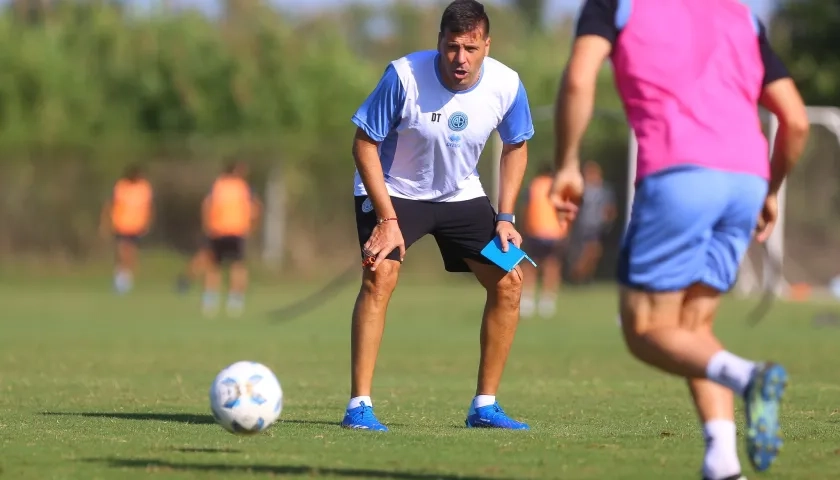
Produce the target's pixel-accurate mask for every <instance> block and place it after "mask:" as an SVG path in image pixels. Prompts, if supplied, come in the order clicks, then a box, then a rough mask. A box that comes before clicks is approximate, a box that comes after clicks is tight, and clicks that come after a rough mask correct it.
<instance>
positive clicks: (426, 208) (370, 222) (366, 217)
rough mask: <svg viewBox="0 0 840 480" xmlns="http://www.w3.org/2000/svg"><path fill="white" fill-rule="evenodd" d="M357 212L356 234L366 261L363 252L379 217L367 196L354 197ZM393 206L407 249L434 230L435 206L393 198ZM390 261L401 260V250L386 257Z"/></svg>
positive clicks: (360, 250)
mask: <svg viewBox="0 0 840 480" xmlns="http://www.w3.org/2000/svg"><path fill="white" fill-rule="evenodd" d="M354 202H355V207H354V208H355V211H356V233H357V234H358V236H359V254H360V255H361V256H362V258H363V259H364V257H365V255H364V253H363V252H362V250H363V247H364V244H365V243H367V241H368V239H370V236H371V234H372V233H373V229H374V227H376V220H377V215H376V211H375V210H374V209H373V204H372V203H371V201H370V198H369V197H367V196H357V197H354ZM391 204H392V205H393V206H394V212H395V213H396V215H397V219H398V220H397V222H398V223H399V226H400V232H402V236H403V241H405V248H406V250H408V247H410V246H411V245H412V244H414V243H415V242H417V240H420V239H421V238H422V237H423V236H424V235H426V234H427V233H430V232H431V230H432V222H433V221H434V212H433V204H431V203H430V202H422V201H418V200H408V199H404V198H398V197H391ZM385 258H387V259H389V260H395V261H399V260H400V251H399V249H394V250H393V251H392V252H391V253H389V254H388V256H387V257H385Z"/></svg>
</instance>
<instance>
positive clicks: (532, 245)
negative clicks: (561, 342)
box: [520, 165, 569, 317]
mask: <svg viewBox="0 0 840 480" xmlns="http://www.w3.org/2000/svg"><path fill="white" fill-rule="evenodd" d="M552 172H553V168H552V167H551V166H550V165H549V166H547V167H545V168H543V169H542V170H541V171H540V173H539V174H538V175H537V176H536V177H535V178H534V179H533V180H531V184H530V186H529V187H528V197H527V203H526V205H525V230H524V235H523V240H522V245H523V248H524V249H525V250H526V251H527V252H528V253H529V255H530V256H531V258H533V259H534V261H535V262H536V263H537V265H539V268H534V266H532V265H531V264H530V263H528V262H522V273H523V275H524V278H523V282H522V303H521V305H520V312H521V313H522V316H523V317H530V316H531V315H533V314H534V312H535V310H538V312H539V314H540V316H543V317H550V316H552V315H554V311H555V308H556V295H557V290H558V289H559V288H560V283H561V267H562V263H561V262H562V258H563V255H564V254H565V252H566V248H567V246H568V234H569V224H568V222H566V221H561V220H560V219H559V218H558V216H557V209H556V208H555V207H554V204H553V203H552V202H551V199H550V198H549V196H548V194H549V192H550V191H551V184H552V182H553V180H554V176H553V174H552ZM538 283H539V284H540V285H539V287H540V293H539V297H538V298H537V295H536V290H537V284H538Z"/></svg>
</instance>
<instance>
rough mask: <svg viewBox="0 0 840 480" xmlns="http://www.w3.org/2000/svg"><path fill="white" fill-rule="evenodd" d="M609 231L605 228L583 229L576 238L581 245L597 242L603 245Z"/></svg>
mask: <svg viewBox="0 0 840 480" xmlns="http://www.w3.org/2000/svg"><path fill="white" fill-rule="evenodd" d="M609 233H610V232H609V229H608V228H607V227H602V228H595V227H592V228H585V229H581V231H580V232H579V233H578V235H577V237H578V238H579V239H580V241H581V242H583V243H590V242H598V243H604V241H605V240H606V239H607V235H609Z"/></svg>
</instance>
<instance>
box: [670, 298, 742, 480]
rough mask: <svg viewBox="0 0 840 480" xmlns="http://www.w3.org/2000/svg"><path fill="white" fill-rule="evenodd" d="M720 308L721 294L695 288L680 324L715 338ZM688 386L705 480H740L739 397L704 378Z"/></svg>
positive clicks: (683, 311)
mask: <svg viewBox="0 0 840 480" xmlns="http://www.w3.org/2000/svg"><path fill="white" fill-rule="evenodd" d="M719 306H720V293H719V292H718V291H717V290H714V289H712V288H709V287H706V286H704V285H695V286H693V287H691V288H689V289H688V291H687V292H686V295H685V299H684V300H683V306H682V314H681V318H680V324H681V326H682V327H683V328H685V329H689V330H692V331H694V332H696V333H697V334H698V335H704V336H707V337H712V338H714V333H713V331H712V328H713V325H714V319H715V315H716V314H717V310H718V307H719ZM687 382H688V386H689V390H690V391H691V397H692V399H693V400H694V405H695V407H696V409H697V416H698V417H699V419H700V424H701V426H702V427H703V438H704V440H705V444H706V452H705V455H704V457H703V478H706V479H712V480H718V479H727V478H738V477H739V476H740V475H741V462H740V461H739V460H738V445H737V436H736V429H735V396H734V395H733V393H732V390H730V389H729V388H726V387H724V386H722V385H718V384H716V383H714V382H712V381H710V380H707V379H704V378H689V379H687Z"/></svg>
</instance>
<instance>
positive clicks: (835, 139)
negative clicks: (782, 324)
mask: <svg viewBox="0 0 840 480" xmlns="http://www.w3.org/2000/svg"><path fill="white" fill-rule="evenodd" d="M551 113H552V112H551V110H550V107H549V106H545V107H541V108H538V109H535V120H537V118H539V119H540V120H543V121H545V120H548V119H550V118H551V116H552V115H551ZM599 113H600V115H596V118H597V117H601V118H600V119H599V120H600V121H608V122H613V121H614V120H611V119H609V117H612V116H615V115H616V112H599ZM761 113H762V121H763V124H764V126H765V132H766V134H767V137H768V141H769V142H770V146H771V149H772V146H773V143H774V141H775V136H776V130H777V128H778V122H777V120H776V118H775V117H774V116H773V115H771V114H769V113H768V112H766V111H764V110H762V112H761ZM808 117H809V119H810V122H811V125H812V128H811V136H810V139H809V141H808V145H807V148H806V151H805V153H804V155H803V158H802V159H801V160H800V162H799V164H798V165H797V166H796V168H795V169H794V170H793V172H792V173H791V174H790V176H789V177H788V179H787V180H786V181H785V184H784V185H783V186H782V190H781V192H780V194H779V201H780V205H779V207H780V215H779V220H778V224H777V225H776V228H775V229H774V232H773V235H772V236H771V238H770V239H769V240H768V242H767V243H766V244H765V245H757V244H756V243H755V242H753V244H752V245H751V246H750V249H749V251H748V253H747V255H746V257H745V259H744V263H743V265H742V267H741V271H740V274H739V276H738V283H737V285H736V289H735V290H736V292H738V293H740V294H742V295H751V294H755V293H761V292H768V291H773V292H774V293H775V294H776V295H778V296H781V297H785V298H803V297H808V296H811V295H820V296H823V295H825V294H827V293H828V292H830V290H829V286H830V284H831V281H832V279H834V278H835V277H838V278H840V108H836V107H820V106H809V107H808ZM627 146H628V150H627V176H626V179H627V185H626V189H627V190H626V192H627V195H626V202H627V203H626V205H625V206H626V215H625V221H626V220H627V219H629V212H630V208H631V205H632V203H633V193H634V188H633V179H634V178H635V171H636V168H635V167H636V153H637V144H636V140H635V136H634V135H633V133H632V131H631V132H629V136H628V142H627ZM500 147H501V143H500V142H499V141H498V139H495V140H494V148H495V149H496V152H495V155H494V157H496V158H498V154H499V150H500ZM494 163H495V165H494V172H493V174H492V177H491V178H493V180H494V181H493V183H494V184H496V183H497V182H498V175H499V172H498V163H497V162H494ZM494 187H495V185H494ZM491 190H492V192H491V197H493V198H494V199H495V198H496V195H497V190H496V189H495V188H494V189H491ZM837 283H838V285H840V282H837Z"/></svg>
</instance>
